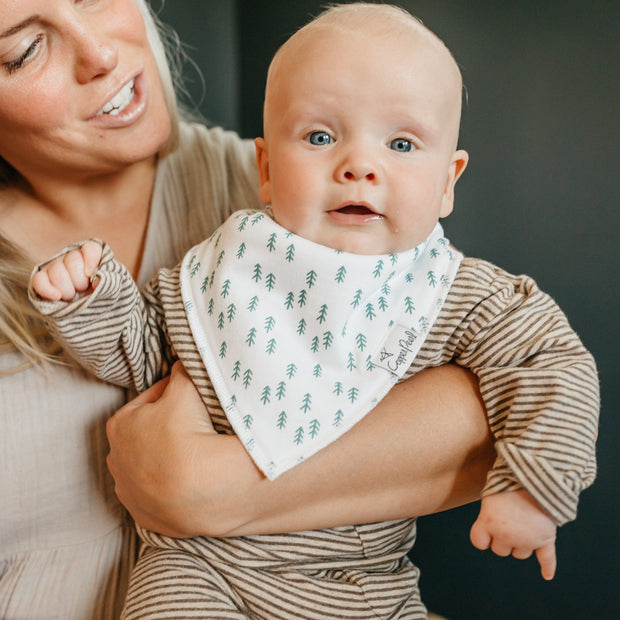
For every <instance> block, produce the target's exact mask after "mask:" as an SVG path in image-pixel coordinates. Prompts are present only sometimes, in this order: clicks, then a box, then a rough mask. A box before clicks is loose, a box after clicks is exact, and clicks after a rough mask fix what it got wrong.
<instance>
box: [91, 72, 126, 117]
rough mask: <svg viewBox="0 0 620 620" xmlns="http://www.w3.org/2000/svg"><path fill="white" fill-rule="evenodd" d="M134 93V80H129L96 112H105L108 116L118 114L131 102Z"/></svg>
mask: <svg viewBox="0 0 620 620" xmlns="http://www.w3.org/2000/svg"><path fill="white" fill-rule="evenodd" d="M134 94H135V89H134V80H130V81H129V82H127V84H125V86H123V88H121V90H119V91H118V93H116V95H114V97H112V99H110V101H108V102H107V103H106V104H105V105H104V106H103V108H101V110H99V112H97V114H107V115H109V116H116V115H117V114H120V113H121V112H122V111H123V110H124V109H125V108H126V107H127V106H128V105H129V104H130V103H131V102H132V100H133V97H134Z"/></svg>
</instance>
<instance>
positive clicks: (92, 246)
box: [80, 241, 103, 280]
mask: <svg viewBox="0 0 620 620" xmlns="http://www.w3.org/2000/svg"><path fill="white" fill-rule="evenodd" d="M80 252H81V254H82V260H83V261H84V275H85V276H86V277H87V278H88V279H89V280H90V278H91V277H92V275H93V274H94V273H95V272H96V271H97V267H99V263H100V262H101V256H102V254H103V248H102V247H101V244H100V243H97V242H96V241H87V242H86V243H85V244H84V245H82V247H81V248H80Z"/></svg>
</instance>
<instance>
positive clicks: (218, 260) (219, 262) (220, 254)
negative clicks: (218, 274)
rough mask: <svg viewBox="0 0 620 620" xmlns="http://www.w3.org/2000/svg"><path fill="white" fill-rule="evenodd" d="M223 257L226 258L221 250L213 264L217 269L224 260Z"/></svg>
mask: <svg viewBox="0 0 620 620" xmlns="http://www.w3.org/2000/svg"><path fill="white" fill-rule="evenodd" d="M224 256H226V252H225V251H224V250H222V251H221V252H220V253H219V254H218V255H217V262H216V263H215V264H216V265H217V266H218V267H219V266H220V265H221V264H222V261H223V260H224Z"/></svg>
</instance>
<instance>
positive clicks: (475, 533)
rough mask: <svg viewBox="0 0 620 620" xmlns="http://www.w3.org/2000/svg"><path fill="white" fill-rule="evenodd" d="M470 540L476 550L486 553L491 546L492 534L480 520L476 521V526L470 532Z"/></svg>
mask: <svg viewBox="0 0 620 620" xmlns="http://www.w3.org/2000/svg"><path fill="white" fill-rule="evenodd" d="M469 540H471V544H472V545H473V546H474V547H476V549H480V550H481V551H484V550H485V549H488V548H489V547H490V546H491V534H490V533H489V530H488V529H487V528H486V527H485V526H484V525H483V524H482V523H481V521H480V519H477V520H476V521H474V524H473V525H472V526H471V530H470V531H469Z"/></svg>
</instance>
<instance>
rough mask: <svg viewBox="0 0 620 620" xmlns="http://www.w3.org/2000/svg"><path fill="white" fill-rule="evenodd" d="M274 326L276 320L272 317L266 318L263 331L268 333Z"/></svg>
mask: <svg viewBox="0 0 620 620" xmlns="http://www.w3.org/2000/svg"><path fill="white" fill-rule="evenodd" d="M275 324H276V320H275V319H274V318H273V317H272V316H268V317H267V318H266V319H265V331H266V332H267V333H269V332H270V331H271V330H272V329H273V328H274V327H275Z"/></svg>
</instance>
